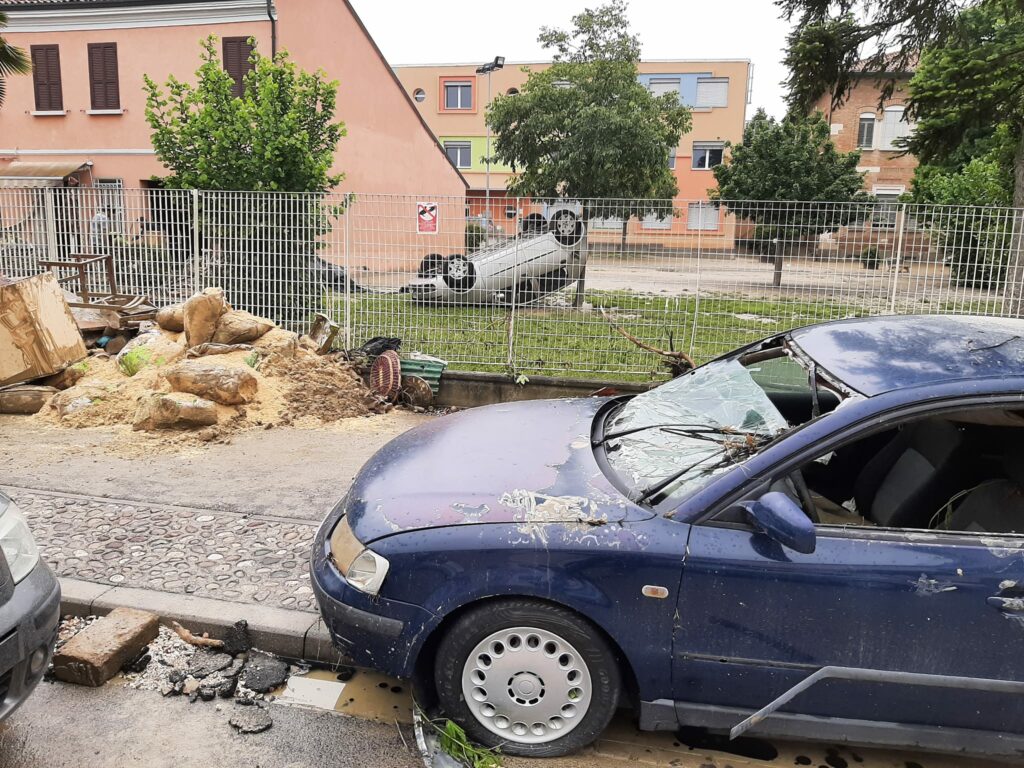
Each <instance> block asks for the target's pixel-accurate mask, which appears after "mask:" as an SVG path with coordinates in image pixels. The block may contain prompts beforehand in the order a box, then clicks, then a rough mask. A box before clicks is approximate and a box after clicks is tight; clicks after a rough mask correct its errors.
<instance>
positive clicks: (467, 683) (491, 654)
mask: <svg viewBox="0 0 1024 768" xmlns="http://www.w3.org/2000/svg"><path fill="white" fill-rule="evenodd" d="M462 691H463V694H464V695H465V697H466V704H467V705H468V706H469V711H470V712H472V713H473V716H474V717H475V718H476V719H477V721H478V722H480V723H481V724H482V725H483V726H484V727H485V728H486V729H487V730H489V731H490V732H491V733H493V734H495V735H497V736H499V737H500V738H502V739H506V740H510V741H516V742H518V743H520V744H544V743H546V742H549V741H553V740H555V739H557V738H559V737H561V736H564V735H565V734H566V733H568V732H569V731H571V730H572V729H573V728H575V727H576V726H577V725H579V724H580V722H581V721H582V719H583V717H584V716H585V715H586V714H587V710H588V709H589V708H590V701H591V694H592V688H591V683H590V672H589V671H588V670H587V665H586V664H585V663H583V662H582V660H581V657H580V653H579V651H577V650H576V649H575V648H574V647H573V646H572V644H571V643H569V642H568V641H567V640H565V639H564V638H562V637H559V636H558V635H557V634H555V633H554V632H549V631H547V630H544V629H538V628H536V627H513V628H512V629H505V630H501V631H499V632H495V633H494V634H492V635H489V636H488V637H486V638H484V639H483V640H482V641H480V642H479V643H477V645H476V647H475V648H474V649H473V650H472V652H471V653H470V654H469V658H467V659H466V665H465V667H464V668H463V671H462Z"/></svg>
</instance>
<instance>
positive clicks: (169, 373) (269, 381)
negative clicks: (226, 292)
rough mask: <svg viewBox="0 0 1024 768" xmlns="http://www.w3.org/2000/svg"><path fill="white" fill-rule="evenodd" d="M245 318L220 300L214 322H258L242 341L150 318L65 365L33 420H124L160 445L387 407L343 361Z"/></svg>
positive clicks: (77, 424)
mask: <svg viewBox="0 0 1024 768" xmlns="http://www.w3.org/2000/svg"><path fill="white" fill-rule="evenodd" d="M197 296H202V294H197ZM194 298H195V297H194ZM206 298H208V296H207V297H206ZM190 301H191V300H190ZM186 306H187V303H186ZM225 306H227V305H226V303H225ZM163 314H164V316H165V317H171V314H170V313H163ZM246 315H247V313H240V312H235V311H233V310H231V309H230V307H229V306H227V309H226V310H224V311H223V313H222V320H221V325H220V326H219V327H220V328H224V327H227V326H229V325H231V327H232V328H233V329H235V328H237V326H238V325H239V324H246V323H248V324H249V325H252V326H253V327H258V328H259V330H258V334H259V335H258V337H257V338H254V339H247V340H246V342H244V343H239V342H236V343H225V342H227V341H228V340H227V339H225V341H224V342H221V341H213V342H202V343H199V344H196V343H194V342H195V341H197V340H198V339H196V338H195V334H192V338H191V339H190V338H189V336H190V334H189V332H188V328H185V329H181V326H180V325H179V323H180V322H181V321H180V319H171V320H170V321H169V322H167V323H165V325H169V326H170V327H169V328H168V327H164V326H161V325H155V326H154V327H153V328H150V329H148V330H146V331H145V332H144V333H141V334H140V335H139V336H138V337H137V338H135V339H134V340H132V342H130V343H129V345H128V346H126V347H125V348H124V349H123V350H122V351H121V352H120V353H119V354H118V355H117V356H116V357H113V356H108V355H106V354H104V353H99V354H94V355H92V356H91V357H89V358H87V359H86V360H84V361H82V362H81V363H79V364H78V365H76V366H75V370H74V371H69V378H70V379H72V380H71V381H69V382H68V384H70V386H68V387H67V388H66V389H64V390H63V391H60V392H58V393H57V394H55V395H54V396H53V397H52V398H51V399H50V400H49V401H48V402H47V404H46V406H45V407H44V408H43V409H42V410H41V411H40V412H39V413H38V414H36V416H35V417H33V418H35V419H37V420H39V421H41V422H43V423H46V424H49V425H52V426H55V427H63V428H75V429H80V428H87V427H99V426H111V425H124V426H126V427H131V428H132V429H133V430H134V432H135V434H136V436H138V435H139V433H142V434H144V435H146V436H149V437H152V438H155V439H157V440H158V441H162V442H171V443H173V442H186V443H204V442H210V441H219V440H224V439H225V438H226V437H227V436H229V435H230V434H231V433H234V432H238V431H241V430H246V429H258V428H262V429H267V428H271V427H274V426H284V425H299V426H303V425H305V426H319V425H322V424H325V423H331V422H335V421H338V420H341V419H348V418H354V417H358V416H367V415H369V414H372V413H380V412H383V411H386V410H387V409H388V408H389V407H390V406H389V405H388V404H386V403H384V402H383V401H381V399H380V398H378V397H377V396H376V395H374V394H373V393H372V392H371V391H370V389H369V388H368V387H367V386H366V385H365V383H364V382H363V380H362V378H361V376H360V375H359V373H358V372H357V371H356V369H355V368H354V367H353V366H352V365H351V364H349V363H348V362H346V361H344V360H338V359H337V358H335V357H333V356H327V355H321V354H318V353H317V351H315V349H314V348H312V347H313V345H311V344H310V343H309V340H308V339H307V338H306V337H302V336H299V335H297V334H294V333H291V332H289V331H285V330H282V329H280V328H276V327H273V325H272V324H271V323H269V321H264V320H262V319H261V318H253V317H252V316H246ZM177 317H178V318H180V317H181V315H180V313H179V314H178V316H177ZM186 317H187V315H186ZM160 319H161V316H160V315H158V321H159V320H160ZM231 341H232V342H234V339H231Z"/></svg>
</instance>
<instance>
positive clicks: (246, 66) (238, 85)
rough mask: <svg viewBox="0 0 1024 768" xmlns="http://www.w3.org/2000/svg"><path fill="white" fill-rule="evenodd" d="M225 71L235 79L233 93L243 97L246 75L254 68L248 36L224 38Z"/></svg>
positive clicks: (232, 87)
mask: <svg viewBox="0 0 1024 768" xmlns="http://www.w3.org/2000/svg"><path fill="white" fill-rule="evenodd" d="M223 53H224V71H225V72H227V73H228V74H229V75H231V79H232V80H234V81H235V83H234V85H232V86H231V95H233V96H234V97H236V98H241V97H242V94H243V93H245V76H246V74H247V73H248V72H249V70H250V69H252V65H251V63H250V62H249V57H250V56H251V55H252V46H251V45H250V44H249V38H247V37H225V38H224V50H223Z"/></svg>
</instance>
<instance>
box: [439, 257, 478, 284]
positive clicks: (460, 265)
mask: <svg viewBox="0 0 1024 768" xmlns="http://www.w3.org/2000/svg"><path fill="white" fill-rule="evenodd" d="M442 277H444V281H445V283H447V285H448V287H449V288H451V289H452V290H453V291H468V290H469V289H470V288H472V287H473V283H475V282H476V267H475V266H473V262H472V261H470V260H469V259H467V258H466V257H465V256H463V255H462V254H461V253H453V254H452V255H451V256H449V257H448V260H447V261H446V262H445V263H444V271H443V272H442Z"/></svg>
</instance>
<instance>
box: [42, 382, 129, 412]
mask: <svg viewBox="0 0 1024 768" xmlns="http://www.w3.org/2000/svg"><path fill="white" fill-rule="evenodd" d="M115 390H116V387H115V386H112V385H107V384H77V385H75V386H73V387H71V388H70V389H65V390H64V391H63V392H58V393H57V394H55V395H53V396H52V397H51V398H50V399H49V401H48V402H47V407H48V408H49V409H50V410H54V411H56V412H57V413H58V414H59V415H60V417H61V418H64V417H66V416H70V415H72V414H74V413H78V412H79V411H82V410H85V409H86V408H89V407H90V406H91V405H92V404H93V403H95V402H98V401H100V400H103V399H105V398H109V397H110V396H111V395H112V394H113V393H114V391H115Z"/></svg>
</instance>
